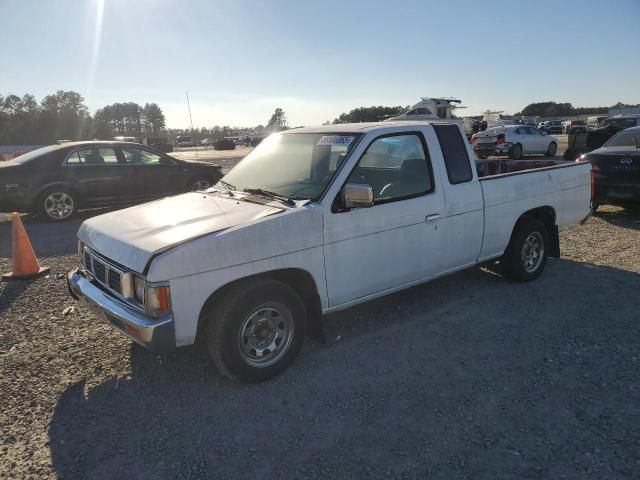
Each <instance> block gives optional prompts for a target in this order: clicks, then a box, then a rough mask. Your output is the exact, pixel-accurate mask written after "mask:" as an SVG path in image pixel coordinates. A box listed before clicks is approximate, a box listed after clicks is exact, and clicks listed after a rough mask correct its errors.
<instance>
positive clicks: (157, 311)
mask: <svg viewBox="0 0 640 480" xmlns="http://www.w3.org/2000/svg"><path fill="white" fill-rule="evenodd" d="M170 306H171V301H170V292H169V286H168V285H161V286H159V287H148V288H147V298H146V304H145V307H146V309H147V313H149V314H151V315H153V316H159V315H161V314H162V313H164V312H166V311H167V310H169V307H170Z"/></svg>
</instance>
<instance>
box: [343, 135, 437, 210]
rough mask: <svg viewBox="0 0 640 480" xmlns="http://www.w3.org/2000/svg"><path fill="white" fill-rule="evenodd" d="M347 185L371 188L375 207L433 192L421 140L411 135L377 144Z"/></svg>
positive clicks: (419, 137) (425, 151) (426, 155)
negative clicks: (362, 185) (352, 184)
mask: <svg viewBox="0 0 640 480" xmlns="http://www.w3.org/2000/svg"><path fill="white" fill-rule="evenodd" d="M347 183H364V184H368V185H371V187H372V189H373V201H374V204H379V203H387V202H392V201H396V200H402V199H407V198H413V197H418V196H421V195H425V194H427V193H430V192H432V191H433V175H432V171H431V164H430V162H429V157H428V151H427V150H426V148H425V145H424V142H423V141H422V138H421V136H419V134H417V133H412V134H401V135H391V136H384V137H380V138H378V139H376V140H374V141H373V142H372V143H371V144H370V145H369V147H368V148H367V150H366V152H365V153H364V155H363V156H362V157H361V158H360V160H359V161H358V164H357V165H356V167H355V168H354V169H353V171H352V172H351V175H349V178H348V179H347Z"/></svg>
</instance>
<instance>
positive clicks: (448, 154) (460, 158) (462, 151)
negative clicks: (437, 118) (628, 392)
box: [433, 125, 473, 184]
mask: <svg viewBox="0 0 640 480" xmlns="http://www.w3.org/2000/svg"><path fill="white" fill-rule="evenodd" d="M433 129H434V130H435V131H436V135H437V137H438V141H439V142H440V149H441V150H442V156H443V157H444V164H445V167H446V168H447V177H449V182H450V183H451V184H456V183H464V182H469V181H471V179H472V178H473V173H472V171H471V162H470V161H469V155H468V154H467V147H466V144H465V142H464V140H463V139H462V135H461V134H460V129H459V128H458V127H457V126H456V125H434V126H433Z"/></svg>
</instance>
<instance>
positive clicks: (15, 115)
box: [0, 90, 165, 145]
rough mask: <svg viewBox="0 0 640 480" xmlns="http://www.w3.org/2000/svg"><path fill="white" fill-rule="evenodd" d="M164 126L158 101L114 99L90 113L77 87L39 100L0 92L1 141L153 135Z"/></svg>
mask: <svg viewBox="0 0 640 480" xmlns="http://www.w3.org/2000/svg"><path fill="white" fill-rule="evenodd" d="M164 128H165V118H164V114H163V113H162V110H161V109H160V107H159V106H158V105H157V104H155V103H146V104H145V105H143V106H140V105H138V104H136V103H133V102H127V103H114V104H113V105H107V106H105V107H102V108H101V109H98V110H97V111H96V113H95V115H94V116H91V114H90V113H89V110H88V108H87V106H86V105H85V104H84V98H83V97H82V95H80V94H79V93H77V92H74V91H64V90H58V91H57V92H55V93H52V94H51V95H47V96H46V97H44V98H43V99H42V100H41V101H40V102H38V101H37V100H36V98H35V97H34V96H33V95H31V94H25V95H24V96H22V97H19V96H17V95H13V94H9V95H7V96H3V95H0V145H48V144H52V143H55V142H56V141H57V140H89V139H93V138H97V139H100V140H110V139H112V138H113V137H114V136H118V135H123V136H135V137H141V136H154V135H159V134H161V133H162V131H163V130H164Z"/></svg>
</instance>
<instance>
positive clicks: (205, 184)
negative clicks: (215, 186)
mask: <svg viewBox="0 0 640 480" xmlns="http://www.w3.org/2000/svg"><path fill="white" fill-rule="evenodd" d="M210 186H211V183H210V182H209V180H197V181H195V182H193V185H192V186H191V189H192V190H194V191H197V190H206V189H207V188H209V187H210Z"/></svg>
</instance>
